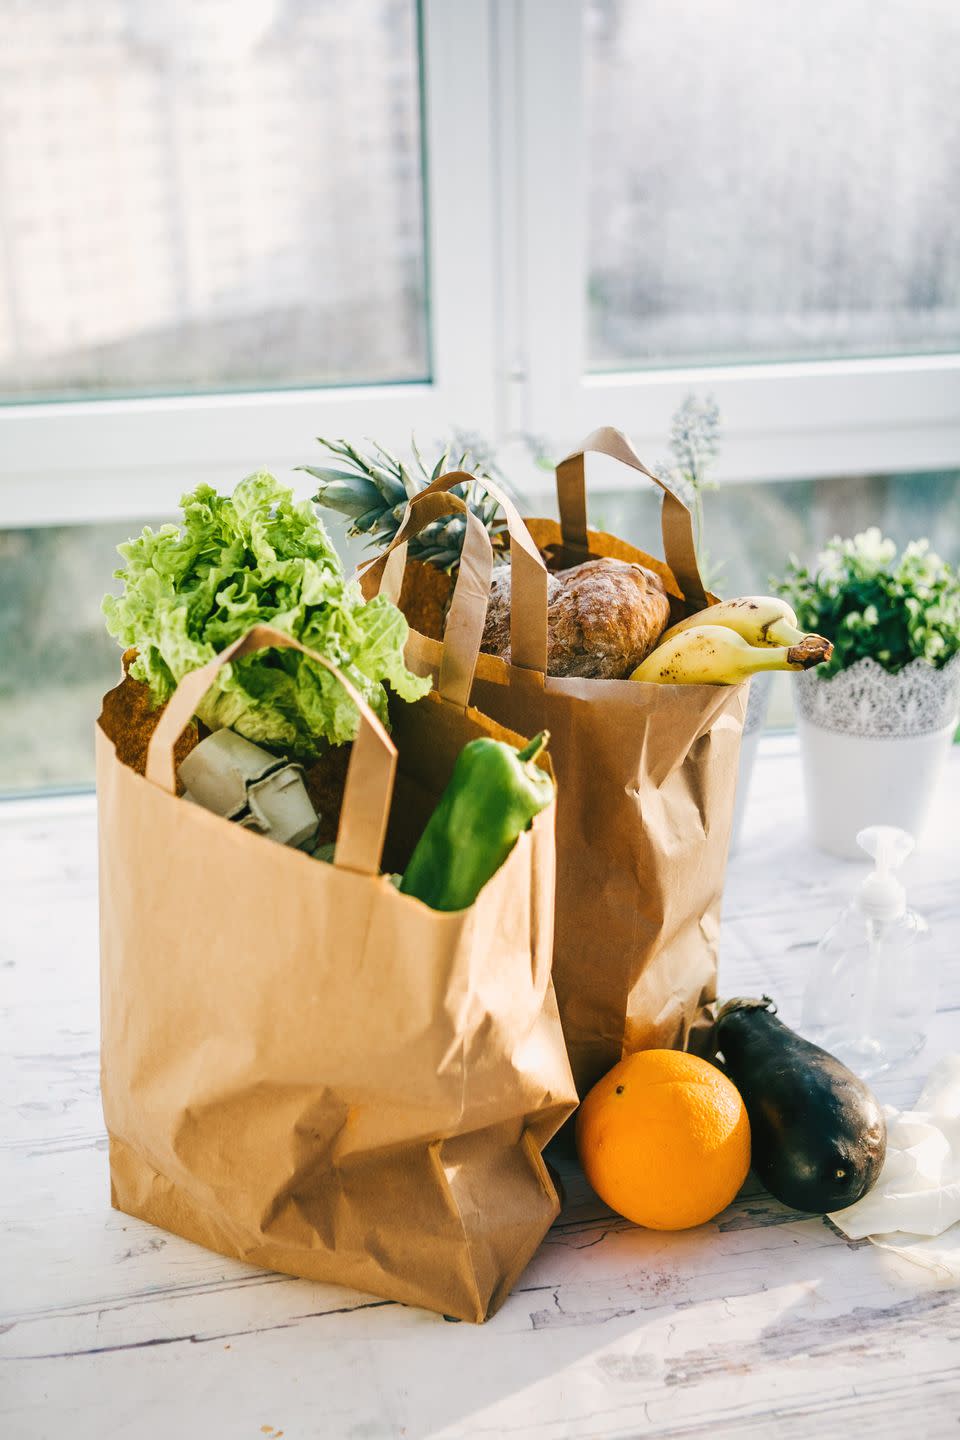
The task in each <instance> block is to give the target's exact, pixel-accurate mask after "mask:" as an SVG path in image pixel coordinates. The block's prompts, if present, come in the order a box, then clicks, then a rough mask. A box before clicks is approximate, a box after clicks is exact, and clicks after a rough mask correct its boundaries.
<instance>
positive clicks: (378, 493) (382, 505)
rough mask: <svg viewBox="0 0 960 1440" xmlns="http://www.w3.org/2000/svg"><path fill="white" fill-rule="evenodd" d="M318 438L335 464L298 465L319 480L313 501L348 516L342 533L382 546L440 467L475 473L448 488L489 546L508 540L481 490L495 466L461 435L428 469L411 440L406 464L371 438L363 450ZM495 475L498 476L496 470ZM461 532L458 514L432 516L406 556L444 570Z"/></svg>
mask: <svg viewBox="0 0 960 1440" xmlns="http://www.w3.org/2000/svg"><path fill="white" fill-rule="evenodd" d="M318 438H319V440H320V444H321V445H322V446H323V448H324V449H325V450H327V451H328V452H329V453H330V455H331V456H333V457H335V459H336V461H337V465H336V466H335V467H327V466H313V465H301V466H300V467H299V468H300V469H301V470H305V471H306V472H307V474H308V475H312V476H313V477H314V479H315V480H319V482H320V485H319V488H318V490H317V493H316V494H315V495H314V497H313V499H314V502H315V504H317V505H319V506H320V507H321V508H324V509H327V510H336V511H337V512H338V513H339V514H340V515H346V516H347V517H348V518H349V520H350V524H349V526H348V530H347V533H348V534H350V535H369V536H370V545H371V546H372V547H374V548H376V549H378V550H379V549H382V548H383V547H384V546H385V545H389V543H390V541H391V540H392V539H393V537H394V535H396V533H397V530H398V529H399V527H400V522H401V521H402V519H403V512H404V507H405V506H406V503H407V501H408V500H412V499H413V497H414V496H415V495H419V494H420V493H421V491H423V490H425V489H426V487H427V486H428V485H429V484H430V483H431V481H433V480H436V479H437V478H438V477H439V476H440V475H442V474H444V472H445V471H447V470H468V471H470V473H471V474H473V475H476V477H477V478H476V480H475V481H474V482H472V483H470V484H466V483H464V484H462V485H458V486H456V488H455V489H454V490H453V491H452V493H453V494H454V495H459V496H460V498H461V499H462V500H465V501H466V502H467V504H468V505H469V507H470V509H471V510H472V511H473V513H474V514H475V515H476V516H478V517H479V519H480V520H481V521H482V522H483V524H484V526H485V527H486V529H487V531H488V532H489V535H490V539H491V541H492V543H493V548H494V550H495V551H498V552H500V553H502V552H503V551H505V549H506V547H507V544H508V539H509V537H508V536H507V533H506V522H505V521H504V519H503V517H502V515H501V514H500V513H499V509H498V506H497V502H496V501H495V500H493V499H491V497H490V496H489V495H488V494H486V493H485V492H484V489H483V481H484V478H485V477H486V478H487V479H493V478H494V475H493V474H492V473H491V472H495V470H496V467H495V466H494V465H493V463H492V461H491V459H490V458H489V457H488V456H484V455H483V447H482V446H479V445H474V449H473V453H471V450H470V449H468V448H467V447H465V446H463V444H462V442H463V440H464V439H465V438H467V437H464V436H455V437H454V439H455V442H456V441H459V442H460V443H457V444H456V448H453V446H452V445H447V446H446V447H445V448H444V450H443V453H442V454H441V455H440V457H439V459H438V460H437V462H436V464H435V465H434V467H433V469H432V471H431V470H428V468H427V466H426V465H425V464H424V460H423V457H422V455H421V454H420V451H419V450H418V449H417V445H416V441H413V443H412V449H413V454H414V458H415V461H416V464H415V465H412V466H408V465H404V464H403V462H402V461H400V460H398V459H397V458H396V456H394V455H391V454H390V452H389V450H385V449H384V448H383V446H382V445H378V444H377V443H376V441H373V442H371V443H372V446H373V449H372V450H370V451H368V452H367V453H364V452H363V451H361V450H358V449H356V448H355V447H354V446H353V445H351V444H349V442H348V441H346V440H324V439H323V438H322V437H318ZM456 457H459V458H456ZM478 457H479V458H478ZM497 479H498V480H499V479H501V477H500V476H499V474H498V475H497ZM465 531H466V521H465V519H464V518H463V516H462V515H451V516H450V518H449V519H446V518H443V519H440V520H435V521H434V522H433V523H432V524H431V525H428V526H427V527H426V529H424V530H422V531H421V533H420V534H419V535H417V536H415V538H414V539H413V540H411V541H410V550H409V554H410V557H411V558H412V559H416V560H420V561H423V562H425V563H427V564H430V565H433V566H435V567H436V568H437V569H438V570H441V571H445V572H446V573H448V574H449V573H450V572H452V571H453V570H455V569H456V567H457V566H458V565H459V563H460V552H461V550H462V549H463V537H464V533H465Z"/></svg>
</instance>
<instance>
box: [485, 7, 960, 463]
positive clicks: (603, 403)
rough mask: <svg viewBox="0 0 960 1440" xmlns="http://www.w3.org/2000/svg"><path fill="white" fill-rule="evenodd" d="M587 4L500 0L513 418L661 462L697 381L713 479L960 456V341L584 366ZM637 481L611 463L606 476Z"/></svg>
mask: <svg viewBox="0 0 960 1440" xmlns="http://www.w3.org/2000/svg"><path fill="white" fill-rule="evenodd" d="M583 9H584V0H519V3H518V4H517V5H516V6H514V5H513V4H512V3H511V0H502V10H503V14H504V20H505V23H506V22H508V21H509V19H510V18H512V19H513V21H514V27H513V31H512V35H511V38H510V44H511V46H512V48H513V50H514V52H515V53H514V55H513V57H512V65H513V67H514V69H515V72H516V74H517V76H518V77H519V80H520V83H519V86H518V87H517V93H518V96H519V98H518V100H517V101H516V102H515V103H516V105H517V109H516V116H517V122H518V124H517V145H516V150H517V157H518V158H517V161H516V165H517V170H518V172H519V173H518V175H517V176H516V177H515V179H514V185H515V187H516V189H517V192H518V193H519V194H520V195H522V196H523V197H525V201H526V203H525V209H524V216H523V222H524V223H523V225H522V227H520V228H519V229H518V231H517V234H516V236H515V245H514V248H513V263H514V264H515V265H516V266H517V268H518V271H519V276H518V278H517V279H515V281H514V285H515V286H516V288H518V289H519V290H520V291H521V292H522V294H523V297H524V327H525V335H524V338H523V342H522V346H520V347H518V349H517V351H516V353H515V355H514V364H513V367H512V375H513V398H512V407H511V413H512V422H513V425H514V426H515V427H516V428H519V429H524V430H526V431H528V432H532V433H533V434H534V435H537V436H545V437H548V438H549V441H550V444H551V446H553V447H554V449H555V450H558V451H559V452H560V453H563V451H564V450H566V449H570V448H572V446H573V445H574V444H575V443H576V442H577V441H578V440H580V439H582V438H583V437H584V436H585V435H586V434H588V433H589V431H591V430H593V429H595V428H596V427H597V426H599V425H615V426H617V427H618V428H619V429H622V430H624V431H626V432H627V433H628V434H629V435H630V436H631V438H632V439H633V441H634V443H635V445H636V446H637V448H638V450H639V452H640V454H641V455H643V456H645V457H646V458H647V460H648V461H649V462H654V463H655V462H656V461H657V460H658V459H659V458H660V456H661V455H662V454H663V450H664V446H665V441H666V438H667V435H668V433H669V427H670V417H671V415H672V414H673V412H674V410H675V409H676V408H677V406H678V405H679V404H681V403H682V401H683V400H684V398H685V396H687V395H688V394H689V393H690V392H691V391H694V392H696V393H698V394H700V395H704V394H707V393H709V394H711V395H713V397H714V398H715V399H716V401H717V402H718V404H719V406H720V411H721V415H722V418H723V446H722V454H721V460H720V464H719V465H718V467H717V472H716V473H717V478H718V479H720V480H724V481H728V482H730V481H734V482H735V481H754V480H788V479H813V478H816V477H818V476H828V477H832V476H843V475H852V474H869V473H876V474H881V473H894V472H898V471H901V472H903V471H914V470H916V471H920V470H938V469H948V468H953V467H955V466H960V354H941V355H922V356H894V357H891V358H887V359H877V360H829V361H803V362H797V363H794V364H763V363H757V364H749V365H736V366H698V367H696V368H670V369H666V368H665V369H649V370H636V371H630V372H624V373H615V374H590V373H588V372H587V364H586V335H587V316H586V308H587V297H586V288H587V287H586V275H587V263H586V243H585V242H586V233H585V232H586V226H585V223H584V222H585V216H586V196H587V190H586V159H587V157H586V127H585V124H584V104H585V90H584V70H585V61H584V43H583ZM651 63H655V57H652V59H651ZM638 83H642V77H639V78H638ZM651 125H652V130H651V133H650V134H649V135H647V136H646V137H644V138H645V141H646V143H648V144H655V143H656V134H655V125H656V117H651ZM635 483H636V481H635V478H632V477H631V476H629V475H628V474H626V472H623V471H622V467H613V466H611V467H607V470H606V472H605V481H604V484H605V488H606V487H609V488H616V487H617V486H618V485H624V486H627V487H630V486H633V485H634V484H635Z"/></svg>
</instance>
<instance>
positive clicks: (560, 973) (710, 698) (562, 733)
mask: <svg viewBox="0 0 960 1440" xmlns="http://www.w3.org/2000/svg"><path fill="white" fill-rule="evenodd" d="M587 452H591V453H597V454H604V455H610V456H613V457H614V458H615V459H618V460H619V461H621V462H622V463H623V464H625V465H628V466H630V467H631V468H632V469H633V470H635V471H638V472H639V473H641V474H643V475H645V476H646V477H647V478H648V479H650V480H653V481H654V483H655V484H657V485H658V486H659V487H660V489H661V490H662V491H663V492H664V502H663V513H662V526H663V544H664V554H665V560H659V559H657V558H655V557H653V556H650V555H647V554H645V553H644V552H643V551H641V550H637V549H636V548H635V547H634V546H632V545H629V544H627V542H626V541H624V540H619V539H617V538H616V537H615V536H613V535H607V534H604V533H603V532H601V531H596V530H590V529H588V528H587V522H586V498H585V487H584V455H585V454H586V453H587ZM474 478H475V477H473V476H470V475H467V474H465V473H463V472H457V473H455V474H450V475H445V476H441V477H440V478H439V479H438V480H436V481H435V482H434V483H433V485H432V486H430V487H429V489H428V491H426V492H424V493H425V496H431V495H432V494H433V493H437V492H441V491H445V490H447V489H449V488H450V487H452V486H456V485H459V484H464V483H467V482H469V481H472V480H473V479H474ZM482 483H483V485H484V487H485V488H486V489H487V490H489V491H490V493H491V494H493V495H495V496H496V498H497V499H498V500H499V501H500V503H501V505H502V507H503V509H504V512H505V514H506V516H507V520H508V525H509V533H510V542H511V543H510V556H511V564H512V566H513V579H512V597H513V599H512V610H511V660H510V663H507V662H505V661H503V660H501V659H498V658H496V657H494V656H491V655H481V656H480V659H479V662H478V665H477V670H476V682H475V684H474V687H473V691H472V697H473V700H474V702H475V703H476V704H477V705H478V706H479V707H480V708H481V709H482V710H483V711H484V713H486V714H490V715H493V716H495V717H496V718H497V719H498V720H500V721H501V722H502V723H503V724H505V725H510V726H511V727H513V728H515V729H517V730H519V731H520V732H521V733H523V734H526V733H528V732H529V733H531V734H532V733H535V732H536V731H537V730H539V729H542V728H543V727H547V728H548V729H549V730H550V734H551V742H550V750H551V755H552V756H553V761H554V765H555V768H556V772H557V779H558V785H559V794H558V799H557V909H556V941H555V949H554V964H553V976H554V983H555V985H556V989H557V998H558V1001H559V1004H560V1013H561V1017H562V1019H563V1026H564V1033H565V1035H566V1040H567V1047H568V1051H569V1054H570V1059H571V1063H572V1066H573V1073H574V1077H575V1079H576V1081H577V1087H578V1089H579V1091H580V1094H581V1095H583V1094H584V1093H585V1091H586V1089H588V1088H589V1087H590V1085H592V1084H593V1082H594V1081H595V1080H596V1079H598V1078H599V1076H600V1075H601V1074H603V1073H604V1072H605V1071H606V1070H608V1069H609V1068H610V1067H611V1066H612V1065H614V1064H615V1063H616V1062H617V1061H618V1060H619V1059H621V1058H622V1056H623V1055H625V1054H629V1053H630V1052H632V1051H634V1050H642V1049H649V1048H651V1047H655V1046H666V1047H670V1048H690V1049H694V1050H698V1051H700V1052H706V1053H709V1052H710V1051H711V1049H712V1030H713V1011H712V1002H713V1001H714V999H715V995H716V968H717V946H718V929H719V914H720V902H721V896H722V891H723V880H724V872H725V869H726V860H727V846H728V842H729V835H730V827H731V823H732V819H733V800H734V791H735V786H736V776H737V762H738V758H739V750H740V736H741V731H742V726H743V713H744V707H745V701H746V688H747V687H746V685H737V686H710V685H683V686H670V685H652V684H635V683H633V682H632V681H629V680H586V679H574V678H566V677H558V676H548V675H546V674H545V670H546V649H547V637H546V605H547V601H546V567H547V566H550V567H551V568H556V569H562V568H565V567H566V566H570V565H575V564H579V563H580V562H581V561H583V560H586V559H589V558H591V557H594V556H601V555H611V556H614V557H616V558H618V559H622V560H632V561H638V562H639V563H640V564H642V565H645V566H647V567H648V568H649V569H651V570H655V571H656V572H657V573H658V574H659V575H660V576H661V578H662V579H663V581H664V584H665V586H666V589H667V592H668V594H669V596H670V601H671V610H672V618H673V619H674V620H677V619H680V618H681V617H682V616H684V615H686V614H689V613H691V612H692V611H695V610H698V609H701V608H702V607H703V606H704V605H705V604H707V603H712V601H713V598H714V597H713V596H710V595H708V594H707V593H706V592H705V590H704V586H703V582H702V580H701V578H700V573H699V570H698V567H697V559H696V550H695V547H694V541H693V527H692V522H691V518H690V513H689V511H688V510H687V507H686V506H685V505H684V504H683V502H682V501H681V500H680V499H679V497H678V496H676V495H675V494H674V493H673V492H672V491H671V490H670V489H669V487H668V486H666V485H665V484H664V483H663V481H661V480H658V479H657V477H656V476H654V475H652V474H651V473H650V471H648V470H647V469H646V467H645V466H644V465H643V464H642V462H641V461H640V460H639V458H638V457H637V455H636V454H635V452H634V451H633V449H632V447H631V446H630V444H629V442H628V441H627V439H626V437H625V436H623V435H621V434H620V433H619V432H618V431H616V430H611V429H603V430H598V431H596V432H595V433H594V434H593V435H591V436H590V437H589V438H588V439H587V440H586V441H585V443H584V445H583V446H582V448H581V449H580V450H577V451H575V452H574V453H573V454H572V455H569V456H568V457H567V458H566V459H565V460H564V461H562V462H561V464H560V466H559V467H558V470H557V487H558V497H559V509H560V523H559V524H557V522H556V521H553V520H527V521H525V522H524V521H523V520H522V519H521V518H520V516H519V514H518V512H517V510H516V508H515V506H514V505H513V504H512V503H511V502H510V501H509V499H508V498H507V497H506V496H505V495H503V494H501V493H500V492H499V491H498V490H497V489H496V487H495V486H494V485H492V484H491V483H490V482H489V481H487V480H486V479H484V481H483V482H482ZM427 503H430V502H429V501H428V500H426V499H424V498H418V500H417V501H416V502H414V503H413V504H412V505H411V506H410V507H408V510H409V512H410V513H411V514H413V513H416V511H417V509H418V507H420V506H422V505H424V504H427ZM405 529H406V526H404V527H402V528H401V531H400V532H398V535H397V538H396V540H395V541H394V546H400V545H401V544H402V543H403V539H404V531H405ZM392 548H393V547H391V549H392ZM415 576H416V571H415V570H412V572H411V574H410V575H408V577H407V583H406V586H405V591H404V596H403V599H404V604H405V605H406V604H407V603H408V601H409V602H410V603H411V604H412V603H415V601H416V578H415ZM399 578H400V577H399V569H398V566H397V564H396V562H395V561H394V558H393V556H392V555H390V554H389V553H388V552H384V554H383V555H381V556H380V557H378V559H377V560H375V561H374V562H373V563H372V564H371V565H369V566H367V567H366V568H365V569H364V570H363V571H362V573H361V584H362V585H363V587H364V592H365V593H366V594H368V595H371V594H373V593H375V592H376V591H377V590H378V589H379V588H381V586H382V587H383V588H384V590H385V592H386V593H388V594H391V595H392V596H393V597H397V596H399V595H400V593H401V592H400V588H399V584H398V581H399ZM441 658H442V656H441V647H440V645H439V643H438V642H437V640H436V639H435V638H432V637H429V636H424V635H420V634H417V633H411V637H410V641H409V645H408V663H410V664H411V665H412V667H413V668H415V669H419V670H420V671H421V673H428V672H430V671H433V672H434V673H436V672H437V670H438V667H439V665H440V663H441Z"/></svg>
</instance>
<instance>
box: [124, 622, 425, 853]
mask: <svg viewBox="0 0 960 1440" xmlns="http://www.w3.org/2000/svg"><path fill="white" fill-rule="evenodd" d="M270 649H276V650H299V651H300V653H301V655H306V657H307V659H308V660H313V661H314V662H315V663H316V664H317V665H322V666H323V668H324V670H329V672H330V674H331V675H333V676H334V678H335V679H336V680H337V681H338V682H339V683H340V684H341V685H342V686H343V688H344V690H346V692H347V694H348V695H349V696H350V699H351V700H352V701H353V703H354V705H356V707H357V710H358V711H359V713H360V728H359V730H358V731H357V738H356V740H355V741H354V742H353V750H352V751H351V754H350V763H349V765H348V766H347V781H346V787H345V789H344V794H343V807H342V809H341V812H340V826H339V829H338V831H337V843H336V846H335V847H334V856H333V863H334V865H338V866H340V868H341V869H344V870H358V871H359V872H360V873H361V874H363V875H378V874H379V873H380V858H381V856H382V854H383V842H384V837H385V835H386V830H387V817H388V816H389V814H390V802H391V800H392V798H393V782H394V777H395V774H396V769H397V750H396V746H395V745H394V743H393V741H392V740H391V739H390V736H389V735H388V734H387V732H386V730H385V729H384V728H383V726H382V725H381V724H380V721H379V720H378V719H377V717H376V715H374V713H373V711H372V710H371V709H370V706H369V705H368V704H367V702H366V701H365V700H364V699H363V697H362V696H361V695H360V694H359V693H358V691H357V690H355V689H354V687H353V685H351V683H350V681H349V680H348V679H347V678H346V676H345V675H344V674H343V673H342V672H341V671H340V670H338V669H337V667H336V665H334V664H333V662H332V661H330V660H327V659H326V658H325V657H324V656H323V655H318V654H317V653H316V651H315V650H308V649H307V647H306V646H305V645H301V644H300V642H299V640H294V639H293V637H292V636H290V635H284V634H283V632H282V631H281V630H274V628H273V626H272V625H254V627H253V629H252V630H248V631H247V633H246V635H243V636H241V638H240V639H239V640H235V641H234V642H233V644H232V645H228V646H227V648H226V650H221V651H220V653H219V655H215V656H214V657H213V659H212V660H209V661H208V662H207V664H206V665H203V666H202V667H201V668H200V669H199V670H191V671H190V673H189V674H188V675H184V677H183V679H182V680H181V681H180V684H179V685H178V686H177V688H176V690H175V691H174V693H173V695H172V696H171V697H170V699H169V701H168V702H167V706H166V709H165V710H164V712H163V714H162V715H161V716H160V722H159V724H158V725H157V728H156V730H154V732H153V735H152V736H151V738H150V745H149V747H148V749H147V771H146V774H147V779H148V780H149V781H150V783H151V784H152V785H157V786H159V788H160V789H161V790H166V791H167V793H168V794H170V795H174V794H176V787H177V774H176V765H175V762H174V754H173V747H174V746H175V745H176V743H177V741H178V740H179V738H180V736H181V735H182V733H183V731H184V730H185V729H186V727H187V725H188V723H189V721H190V718H191V716H193V715H194V714H195V713H196V709H197V706H198V705H199V704H200V701H201V700H202V699H203V697H204V695H205V694H206V693H207V691H208V690H209V688H210V686H211V684H212V683H213V678H214V676H215V675H216V674H217V671H218V670H220V669H222V668H223V666H224V665H228V664H229V663H230V661H231V660H239V659H240V658H241V656H243V655H250V654H252V653H253V651H255V650H270Z"/></svg>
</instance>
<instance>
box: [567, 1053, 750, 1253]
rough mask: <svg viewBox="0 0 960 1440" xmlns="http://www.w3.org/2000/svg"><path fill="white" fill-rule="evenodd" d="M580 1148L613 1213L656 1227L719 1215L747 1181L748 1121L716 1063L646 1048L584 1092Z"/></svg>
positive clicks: (592, 1180)
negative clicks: (587, 1091)
mask: <svg viewBox="0 0 960 1440" xmlns="http://www.w3.org/2000/svg"><path fill="white" fill-rule="evenodd" d="M577 1150H578V1152H579V1155H580V1163H581V1165H582V1166H583V1169H584V1173H585V1174H586V1177H587V1179H588V1180H589V1181H590V1184H591V1185H592V1186H593V1188H594V1190H596V1192H597V1194H598V1195H599V1196H600V1199H601V1200H604V1201H605V1202H606V1203H607V1204H608V1205H609V1206H610V1208H611V1210H616V1211H618V1212H619V1213H620V1214H621V1215H624V1216H626V1218H627V1219H628V1220H632V1221H633V1222H634V1223H635V1224H637V1225H646V1226H648V1227H649V1228H650V1229H651V1230H687V1229H689V1228H690V1226H692V1225H703V1224H704V1223H705V1222H706V1221H707V1220H712V1219H713V1217H714V1215H717V1214H719V1212H720V1211H721V1210H723V1209H724V1208H725V1206H727V1205H729V1204H730V1201H731V1200H732V1199H733V1197H734V1196H735V1195H736V1193H737V1191H738V1190H739V1189H740V1186H741V1185H742V1184H743V1182H744V1180H745V1179H746V1178H747V1171H748V1170H749V1169H750V1121H749V1120H748V1119H747V1112H746V1110H745V1109H744V1104H743V1101H742V1100H741V1098H740V1094H739V1092H738V1091H737V1089H736V1087H735V1086H734V1085H732V1084H731V1082H730V1081H729V1080H728V1079H727V1077H726V1076H725V1075H724V1074H722V1073H721V1072H720V1071H719V1070H718V1069H717V1067H716V1066H715V1065H710V1064H708V1063H707V1061H706V1060H700V1059H698V1058H697V1056H696V1055H685V1054H683V1053H681V1052H680V1051H677V1050H642V1051H640V1052H639V1054H636V1055H628V1056H627V1058H626V1059H625V1060H621V1061H620V1063H619V1065H615V1066H614V1067H613V1069H612V1070H611V1071H610V1073H609V1075H605V1076H604V1077H603V1079H602V1080H599V1081H598V1082H597V1084H596V1085H594V1087H593V1089H592V1090H591V1091H590V1093H589V1094H588V1095H587V1097H586V1099H585V1100H584V1102H583V1104H582V1105H581V1106H580V1110H579V1112H578V1115H577Z"/></svg>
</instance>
